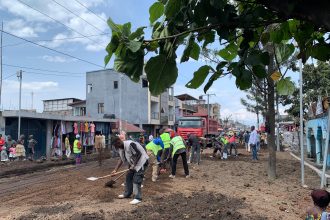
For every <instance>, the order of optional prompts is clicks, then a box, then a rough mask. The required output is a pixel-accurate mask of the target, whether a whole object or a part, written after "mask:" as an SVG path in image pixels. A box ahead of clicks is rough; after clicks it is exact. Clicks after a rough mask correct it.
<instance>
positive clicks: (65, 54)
mask: <svg viewBox="0 0 330 220" xmlns="http://www.w3.org/2000/svg"><path fill="white" fill-rule="evenodd" d="M18 1H19V0H18ZM1 32H3V33H5V34H7V35H10V36H13V37H15V38H18V39H21V40H24V41H26V42H29V43H31V44H34V45H37V46H39V47H43V48H45V49H47V50H51V51H53V52H56V53H59V54H62V55H64V56H68V57H71V58H73V59H77V60H80V61H82V62H84V63H88V64H91V65H93V66H97V67H101V68H104V66H101V65H99V64H96V63H92V62H90V61H88V60H84V59H81V58H78V57H75V56H73V55H70V54H67V53H64V52H61V51H58V50H55V49H52V48H49V47H46V46H44V45H41V44H38V43H35V42H33V41H30V40H27V39H25V38H22V37H19V36H17V35H14V34H11V33H9V32H7V31H1Z"/></svg>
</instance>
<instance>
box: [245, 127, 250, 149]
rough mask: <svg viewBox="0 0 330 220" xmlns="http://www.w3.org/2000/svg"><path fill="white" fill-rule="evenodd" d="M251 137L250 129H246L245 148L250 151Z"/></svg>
mask: <svg viewBox="0 0 330 220" xmlns="http://www.w3.org/2000/svg"><path fill="white" fill-rule="evenodd" d="M249 139H250V134H249V131H246V132H245V134H244V143H245V150H246V151H247V152H250V146H249Z"/></svg>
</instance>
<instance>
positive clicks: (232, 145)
mask: <svg viewBox="0 0 330 220" xmlns="http://www.w3.org/2000/svg"><path fill="white" fill-rule="evenodd" d="M233 148H234V150H235V156H236V155H237V146H236V143H230V155H232V149H233Z"/></svg>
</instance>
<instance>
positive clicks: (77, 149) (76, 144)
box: [73, 140, 81, 154]
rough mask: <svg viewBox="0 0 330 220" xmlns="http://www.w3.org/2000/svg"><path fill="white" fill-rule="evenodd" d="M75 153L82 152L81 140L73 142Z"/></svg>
mask: <svg viewBox="0 0 330 220" xmlns="http://www.w3.org/2000/svg"><path fill="white" fill-rule="evenodd" d="M73 153H75V154H79V153H81V143H80V141H79V140H74V142H73Z"/></svg>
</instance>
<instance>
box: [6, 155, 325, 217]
mask: <svg viewBox="0 0 330 220" xmlns="http://www.w3.org/2000/svg"><path fill="white" fill-rule="evenodd" d="M207 152H208V151H205V152H204V153H203V157H202V162H201V165H199V166H197V165H195V164H190V166H189V168H190V172H191V178H189V179H186V178H185V177H184V174H183V169H182V165H181V161H180V160H179V162H178V169H177V170H178V171H177V172H178V173H177V176H176V178H175V179H170V178H169V177H168V175H169V173H166V174H162V175H161V176H160V178H159V181H158V182H157V183H152V182H151V178H150V174H151V169H149V170H148V171H147V175H146V181H144V183H143V184H144V187H143V188H142V192H143V202H142V203H140V204H138V205H136V206H132V205H130V204H129V201H130V200H128V199H117V196H118V195H119V194H121V193H122V191H123V187H122V186H121V183H122V182H123V181H124V180H123V179H122V180H119V181H118V182H117V183H116V184H115V185H114V188H106V187H104V184H105V183H106V182H107V181H109V179H101V180H97V181H88V180H86V178H87V177H90V176H103V175H107V174H109V173H110V172H111V171H112V170H113V168H114V166H115V164H116V160H114V159H108V160H106V161H104V164H103V166H101V167H99V165H98V163H97V162H90V163H86V164H83V165H81V166H79V167H78V168H76V167H75V166H74V165H67V166H65V167H56V168H52V169H49V170H46V171H40V172H36V173H33V174H26V175H22V176H17V177H10V178H2V179H0V198H1V199H0V201H1V203H0V207H1V209H0V218H1V219H74V220H75V219H228V220H229V219H246V220H247V219H256V220H258V219H285V220H286V219H302V217H303V214H304V210H305V209H306V208H307V206H309V205H311V204H312V203H311V199H310V196H309V195H310V191H311V189H312V188H314V187H318V185H319V177H318V176H317V175H316V174H314V173H313V171H311V170H310V169H308V168H306V169H305V171H306V172H305V177H306V180H305V181H306V184H307V185H308V186H309V188H307V189H306V188H302V187H300V183H299V182H300V163H299V161H296V160H295V159H293V158H292V157H291V156H290V155H289V154H288V153H287V152H281V153H278V154H277V173H278V178H277V179H276V180H275V181H273V182H269V181H268V179H267V153H266V152H261V155H260V161H258V162H252V161H251V158H250V155H249V154H248V153H247V152H245V151H244V150H243V149H239V152H240V154H239V156H238V157H230V158H229V159H228V160H220V159H218V158H210V157H209V154H208V153H207Z"/></svg>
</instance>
